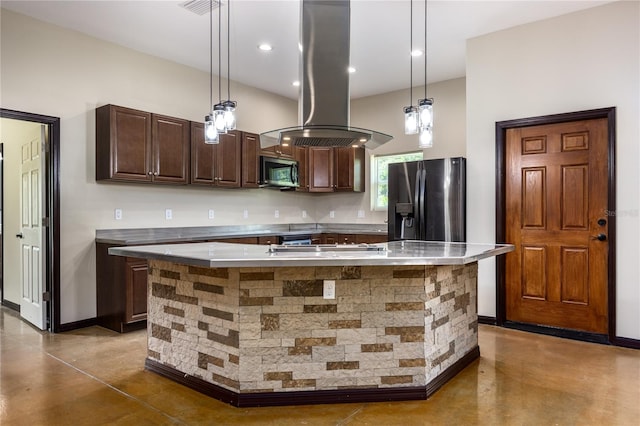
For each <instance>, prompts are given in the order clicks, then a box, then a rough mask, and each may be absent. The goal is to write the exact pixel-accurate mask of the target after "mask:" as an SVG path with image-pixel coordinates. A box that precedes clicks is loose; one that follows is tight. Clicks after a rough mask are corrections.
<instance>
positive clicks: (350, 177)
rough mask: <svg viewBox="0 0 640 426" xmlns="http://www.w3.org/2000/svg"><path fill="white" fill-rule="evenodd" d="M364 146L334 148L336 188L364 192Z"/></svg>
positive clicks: (337, 189)
mask: <svg viewBox="0 0 640 426" xmlns="http://www.w3.org/2000/svg"><path fill="white" fill-rule="evenodd" d="M364 157H365V152H364V148H352V147H344V148H334V159H335V164H334V171H335V190H336V191H351V192H364V189H365V176H364Z"/></svg>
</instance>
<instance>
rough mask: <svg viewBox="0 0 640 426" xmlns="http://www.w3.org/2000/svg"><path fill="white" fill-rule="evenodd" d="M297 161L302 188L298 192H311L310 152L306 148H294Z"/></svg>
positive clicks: (297, 189)
mask: <svg viewBox="0 0 640 426" xmlns="http://www.w3.org/2000/svg"><path fill="white" fill-rule="evenodd" d="M294 152H295V160H296V161H297V162H298V180H299V182H300V186H299V187H298V188H296V191H304V192H309V165H308V160H309V150H308V149H307V147H306V146H296V147H294Z"/></svg>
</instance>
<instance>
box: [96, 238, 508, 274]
mask: <svg viewBox="0 0 640 426" xmlns="http://www.w3.org/2000/svg"><path fill="white" fill-rule="evenodd" d="M364 246H366V247H379V248H381V249H383V250H382V251H367V250H366V249H363V250H362V251H359V250H354V249H353V248H351V249H350V250H348V251H340V250H338V249H336V250H334V251H332V250H331V249H330V248H329V249H327V251H322V252H320V251H318V252H316V251H302V252H285V253H280V252H277V253H273V252H270V250H269V249H270V246H265V245H253V244H229V243H191V244H163V245H151V246H130V247H112V248H110V249H109V254H111V255H117V256H127V257H139V258H143V259H156V260H164V261H169V262H174V263H180V264H186V265H194V266H203V267H210V268H217V267H274V266H275V267H281V266H344V265H353V266H362V265H373V266H386V265H462V264H467V263H471V262H475V261H478V260H480V259H484V258H487V257H493V256H498V255H500V254H504V253H508V252H510V251H513V250H514V247H513V245H510V244H474V243H444V242H435V241H393V242H389V243H380V244H370V245H364ZM345 247H349V246H348V245H347V246H345Z"/></svg>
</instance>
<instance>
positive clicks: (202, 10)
mask: <svg viewBox="0 0 640 426" xmlns="http://www.w3.org/2000/svg"><path fill="white" fill-rule="evenodd" d="M209 1H210V0H190V1H186V2H184V3H180V4H179V6H180V7H181V8H183V9H187V10H188V11H189V12H193V13H195V14H196V15H200V16H202V15H206V14H207V13H209V10H211V6H212V5H210V4H209ZM211 1H213V8H214V9H216V8H218V7H220V3H221V1H220V0H211Z"/></svg>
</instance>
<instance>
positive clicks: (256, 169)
mask: <svg viewBox="0 0 640 426" xmlns="http://www.w3.org/2000/svg"><path fill="white" fill-rule="evenodd" d="M259 154H260V139H259V136H258V135H256V134H254V133H246V132H242V184H241V186H242V187H243V188H257V187H259V186H260V155H259Z"/></svg>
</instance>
